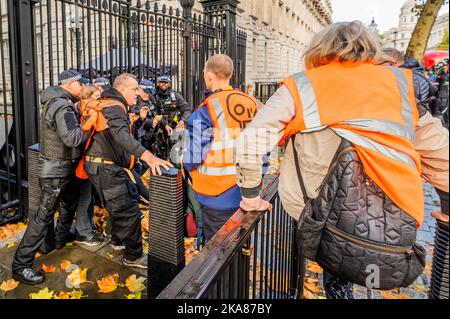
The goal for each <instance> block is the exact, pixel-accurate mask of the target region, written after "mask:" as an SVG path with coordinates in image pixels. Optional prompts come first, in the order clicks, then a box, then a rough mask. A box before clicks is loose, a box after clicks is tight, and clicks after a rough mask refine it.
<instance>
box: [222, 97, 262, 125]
mask: <svg viewBox="0 0 450 319" xmlns="http://www.w3.org/2000/svg"><path fill="white" fill-rule="evenodd" d="M226 103H227V109H228V113H229V114H230V116H231V118H232V119H233V120H235V121H236V122H237V123H239V126H240V128H242V129H245V128H246V127H247V126H248V125H249V124H250V122H251V121H252V120H253V117H255V115H256V113H257V112H258V107H257V105H256V103H255V102H254V101H253V100H252V99H251V98H249V97H248V96H246V95H244V94H239V93H233V94H230V95H229V96H228V97H227V102H226Z"/></svg>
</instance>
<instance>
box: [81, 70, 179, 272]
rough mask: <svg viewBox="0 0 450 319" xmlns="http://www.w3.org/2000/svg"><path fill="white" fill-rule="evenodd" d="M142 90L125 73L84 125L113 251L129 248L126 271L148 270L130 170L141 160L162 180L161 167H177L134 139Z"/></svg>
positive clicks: (89, 170)
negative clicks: (133, 114) (133, 113)
mask: <svg viewBox="0 0 450 319" xmlns="http://www.w3.org/2000/svg"><path fill="white" fill-rule="evenodd" d="M137 91H138V82H137V80H136V77H135V76H134V75H132V74H128V73H123V74H121V75H119V76H118V77H117V78H116V79H115V80H114V83H113V87H112V88H110V89H108V90H105V91H103V92H102V95H101V99H100V100H99V103H98V104H97V105H96V106H95V107H94V108H93V109H92V110H93V112H92V114H91V115H90V116H89V118H88V120H87V121H86V122H85V123H84V124H83V130H85V129H88V130H89V131H91V132H92V133H91V137H90V139H89V140H88V142H87V147H86V151H85V157H84V160H85V162H84V170H85V173H86V175H87V176H88V177H89V180H90V182H91V183H92V184H93V185H94V187H95V189H96V190H97V192H98V194H99V197H100V199H101V201H102V204H103V206H104V207H105V209H106V210H107V211H108V212H109V213H110V215H111V224H112V225H111V226H112V230H111V231H112V237H111V246H112V248H113V249H115V250H121V249H124V256H123V264H124V265H125V266H129V267H138V268H143V269H146V268H147V256H146V255H145V254H143V251H142V234H141V218H142V213H141V211H140V209H139V202H138V198H139V197H138V196H139V195H138V190H137V187H136V179H135V175H133V173H132V171H131V170H132V169H133V165H134V163H135V159H136V158H139V159H141V160H142V161H144V162H146V163H147V164H148V166H149V167H150V171H151V173H152V174H153V175H156V174H158V175H161V168H164V169H170V167H173V165H172V164H171V163H169V162H166V161H163V160H161V159H159V158H157V157H156V156H154V155H153V154H152V153H150V152H149V151H148V150H146V149H145V148H144V147H143V146H142V145H141V144H140V143H139V142H138V141H137V140H136V139H134V137H133V136H132V134H131V121H130V119H129V116H128V111H129V109H130V107H132V106H134V105H135V104H136V96H137ZM91 127H92V128H93V130H92V129H91ZM79 168H80V166H79Z"/></svg>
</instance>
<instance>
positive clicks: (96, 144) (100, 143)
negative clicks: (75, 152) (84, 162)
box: [86, 88, 145, 167]
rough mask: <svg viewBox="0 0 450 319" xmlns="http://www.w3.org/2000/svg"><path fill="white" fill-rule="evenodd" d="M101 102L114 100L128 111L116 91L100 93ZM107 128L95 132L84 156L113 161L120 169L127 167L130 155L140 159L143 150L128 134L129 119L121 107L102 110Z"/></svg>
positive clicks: (122, 98) (121, 97)
mask: <svg viewBox="0 0 450 319" xmlns="http://www.w3.org/2000/svg"><path fill="white" fill-rule="evenodd" d="M101 99H102V100H115V101H117V102H119V103H121V104H123V105H124V106H126V109H128V106H127V102H126V101H125V99H124V97H123V96H122V95H121V94H120V93H119V91H117V90H116V89H113V88H111V89H109V90H106V91H104V92H103V93H102V96H101ZM102 113H103V115H104V116H105V118H106V120H107V124H108V128H107V129H106V130H104V131H101V132H96V133H95V134H94V135H93V136H92V140H91V144H90V146H89V149H88V150H87V152H86V155H89V156H92V157H101V158H103V159H105V160H109V161H113V162H114V163H116V165H118V166H121V167H129V165H130V159H131V154H133V155H134V156H135V157H136V158H141V156H142V154H144V152H145V148H144V147H143V146H142V145H141V143H139V142H138V141H137V140H136V139H135V138H134V137H133V136H132V135H131V134H130V124H131V122H130V118H129V116H128V113H126V112H125V111H124V110H123V108H121V107H108V108H105V109H103V110H102Z"/></svg>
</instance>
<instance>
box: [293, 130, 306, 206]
mask: <svg viewBox="0 0 450 319" xmlns="http://www.w3.org/2000/svg"><path fill="white" fill-rule="evenodd" d="M292 149H293V150H294V162H295V169H296V171H297V177H298V181H299V182H300V188H301V190H302V193H303V201H304V202H305V204H306V203H307V202H308V201H309V200H310V198H309V197H308V193H307V192H306V187H305V182H304V181H303V176H302V171H301V170H300V160H299V157H298V152H297V149H296V148H295V135H293V136H292Z"/></svg>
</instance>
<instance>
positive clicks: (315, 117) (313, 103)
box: [293, 68, 415, 166]
mask: <svg viewBox="0 0 450 319" xmlns="http://www.w3.org/2000/svg"><path fill="white" fill-rule="evenodd" d="M390 70H391V71H392V72H393V73H394V75H395V77H396V79H397V84H398V88H399V90H400V94H401V97H402V118H403V120H404V122H405V125H401V124H399V123H393V122H391V121H382V120H372V119H358V120H350V121H346V122H344V123H343V124H348V125H351V126H355V127H363V128H365V129H367V130H371V131H374V132H384V133H388V134H391V135H396V136H400V137H402V138H405V139H407V140H409V141H411V142H413V141H414V132H415V131H414V125H413V117H412V105H411V103H410V102H409V94H408V82H407V79H406V76H405V74H404V73H403V71H402V70H400V69H397V68H390ZM293 78H294V80H295V82H296V84H297V88H298V90H299V93H300V99H301V102H302V107H303V115H304V121H305V126H306V129H305V130H304V131H302V133H306V132H311V131H316V130H320V129H322V128H323V126H322V123H321V122H320V115H319V108H318V105H317V99H316V97H315V94H314V90H313V88H312V85H311V82H310V81H309V79H308V76H307V75H306V73H305V72H301V73H298V74H295V75H294V76H293ZM333 130H334V131H335V132H336V134H338V135H339V136H341V137H343V138H345V139H347V140H349V141H350V142H352V143H354V144H356V145H359V146H362V147H366V148H368V149H371V150H374V151H376V152H379V153H381V154H383V155H385V156H388V157H390V158H393V159H395V160H398V161H401V162H403V163H406V164H408V165H411V166H415V163H414V161H413V160H412V159H411V158H410V157H409V156H408V155H406V154H403V153H401V152H398V151H396V150H393V149H391V148H388V147H386V146H383V145H381V144H379V143H376V142H374V141H372V140H370V139H367V138H365V137H363V136H361V135H358V134H355V133H353V132H351V131H349V130H345V129H333Z"/></svg>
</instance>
